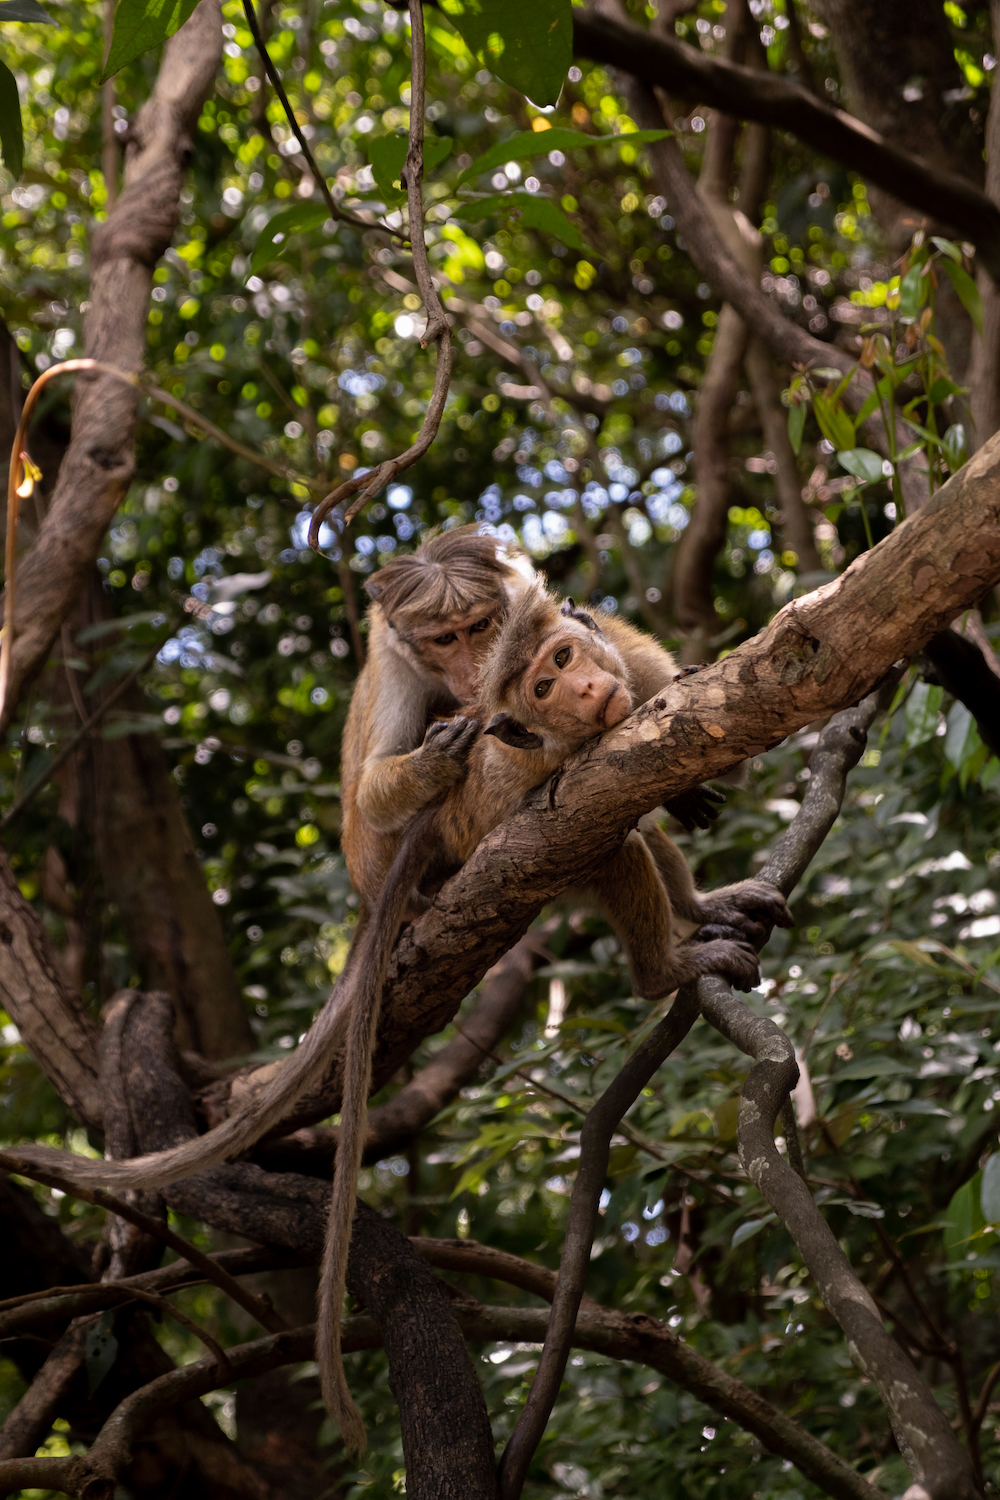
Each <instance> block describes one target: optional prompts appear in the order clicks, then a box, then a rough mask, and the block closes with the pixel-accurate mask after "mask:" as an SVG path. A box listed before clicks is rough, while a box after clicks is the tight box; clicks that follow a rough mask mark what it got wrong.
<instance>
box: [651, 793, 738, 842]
mask: <svg viewBox="0 0 1000 1500" xmlns="http://www.w3.org/2000/svg"><path fill="white" fill-rule="evenodd" d="M725 800H726V799H725V797H724V796H723V794H722V792H719V791H716V789H715V787H714V786H693V787H691V788H690V790H688V791H686V792H681V793H680V794H679V795H678V796H676V797H671V798H670V800H669V802H664V804H663V805H664V807H665V808H666V809H667V812H668V813H669V814H670V816H671V817H672V818H676V819H677V821H678V823H680V824H681V826H682V827H683V828H684V830H685V832H686V833H691V831H692V830H693V829H695V828H707V827H708V826H709V824H710V823H714V822H715V820H716V818H717V817H718V816H719V808H720V807H721V805H722V804H723V803H724V802H725Z"/></svg>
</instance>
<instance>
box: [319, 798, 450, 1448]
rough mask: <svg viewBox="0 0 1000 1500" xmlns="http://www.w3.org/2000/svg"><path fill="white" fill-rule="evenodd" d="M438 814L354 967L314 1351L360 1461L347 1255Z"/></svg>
mask: <svg viewBox="0 0 1000 1500" xmlns="http://www.w3.org/2000/svg"><path fill="white" fill-rule="evenodd" d="M435 814H436V808H435V807H428V808H425V809H424V811H423V812H421V813H420V814H418V816H417V817H416V818H415V819H414V820H413V822H412V823H411V824H410V827H409V828H408V830H407V832H406V835H405V836H404V838H403V841H402V843H401V844H400V846H399V849H398V851H397V854H396V858H395V860H394V861H393V864H392V868H391V870H390V871H389V874H388V875H387V876H386V879H385V883H384V885H383V886H382V890H381V893H380V895H379V898H378V901H377V903H376V905H375V910H374V912H373V913H372V917H371V921H370V922H369V925H368V928H367V930H366V932H365V934H364V939H363V941H362V945H361V949H360V952H359V953H358V962H357V965H356V969H355V972H356V973H357V975H358V984H357V989H356V992H355V996H354V1001H353V1004H352V1007H351V1020H350V1027H349V1030H348V1033H347V1057H346V1059H345V1062H344V1090H343V1097H342V1101H341V1106H340V1137H339V1140H338V1141H337V1159H336V1165H335V1168H334V1174H333V1196H332V1198H331V1200H330V1217H329V1220H328V1222H327V1230H326V1244H325V1246H324V1250H323V1269H322V1273H321V1277H320V1299H319V1323H318V1326H317V1329H316V1351H317V1361H318V1364H319V1374H320V1384H321V1387H322V1391H323V1401H324V1403H325V1405H326V1409H327V1411H328V1412H329V1414H330V1416H331V1417H332V1419H333V1420H334V1421H335V1422H336V1423H337V1425H338V1426H339V1428H340V1433H341V1437H342V1438H343V1440H344V1445H345V1446H346V1447H347V1448H348V1449H349V1450H350V1451H351V1452H354V1453H357V1454H358V1456H359V1457H360V1455H361V1454H362V1453H364V1451H365V1443H366V1439H365V1428H364V1423H363V1422H362V1420H361V1413H360V1412H359V1411H358V1408H357V1406H356V1405H355V1404H354V1400H353V1398H352V1396H351V1393H350V1391H349V1389H348V1386H347V1378H346V1376H345V1374H344V1364H343V1360H342V1358H341V1352H340V1314H341V1308H342V1306H343V1301H344V1292H345V1290H346V1283H347V1253H348V1250H349V1249H350V1243H351V1229H352V1226H353V1223H354V1214H355V1209H356V1206H357V1190H358V1172H359V1171H360V1169H361V1158H362V1155H363V1154H364V1148H365V1137H366V1135H367V1122H368V1094H369V1091H370V1089H371V1081H372V1057H373V1054H374V1052H375V1040H376V1036H377V1034H378V1023H379V1016H380V1013H381V1010H382V992H383V989H384V987H385V976H386V972H387V970H388V967H389V959H390V956H391V954H392V950H393V945H394V944H395V941H396V935H397V933H398V932H399V924H400V922H401V921H402V919H403V914H404V912H405V911H406V906H407V902H408V901H409V898H410V893H411V891H412V889H413V887H414V886H415V885H416V884H418V883H419V881H420V879H421V876H422V875H423V874H424V872H425V870H426V868H427V865H428V863H429V860H430V854H431V841H430V838H429V834H430V832H431V826H432V824H433V821H434V817H435Z"/></svg>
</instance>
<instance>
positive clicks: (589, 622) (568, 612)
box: [559, 599, 604, 635]
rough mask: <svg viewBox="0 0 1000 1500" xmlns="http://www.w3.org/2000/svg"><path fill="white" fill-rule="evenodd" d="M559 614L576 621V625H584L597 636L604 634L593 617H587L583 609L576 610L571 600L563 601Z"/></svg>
mask: <svg viewBox="0 0 1000 1500" xmlns="http://www.w3.org/2000/svg"><path fill="white" fill-rule="evenodd" d="M559 612H560V614H563V615H565V616H566V618H567V619H569V620H576V622H577V624H578V625H585V626H586V627H587V629H588V630H594V631H596V632H597V634H598V635H603V634H604V631H603V630H602V629H601V627H600V626H599V625H598V623H597V621H596V620H595V619H594V617H593V615H588V614H587V612H586V610H584V609H577V607H576V604H575V603H574V601H573V600H572V599H564V600H563V604H562V609H561V610H560V611H559Z"/></svg>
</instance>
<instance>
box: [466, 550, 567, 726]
mask: <svg viewBox="0 0 1000 1500" xmlns="http://www.w3.org/2000/svg"><path fill="white" fill-rule="evenodd" d="M561 620H562V617H561V614H560V610H559V601H558V599H554V598H553V597H552V595H551V594H550V593H548V592H547V591H546V588H545V579H544V577H539V578H538V581H537V583H536V584H535V585H534V587H532V588H527V589H525V590H524V592H523V593H522V594H521V595H520V597H519V598H518V599H516V600H515V601H514V603H513V604H512V605H511V607H510V609H509V611H508V613H507V618H506V619H505V621H504V626H503V630H502V631H501V632H500V634H499V635H498V636H497V639H496V642H495V644H494V646H493V648H492V650H491V651H490V653H489V655H488V656H487V658H486V660H485V661H484V662H483V664H482V666H481V667H480V669H479V691H478V694H477V698H478V712H479V714H480V716H481V717H485V718H489V717H490V716H491V715H492V714H495V713H499V712H500V710H501V709H503V708H504V707H505V705H506V699H507V694H508V693H509V691H510V689H511V688H512V687H513V686H514V684H515V683H516V682H517V680H518V679H519V678H520V677H523V676H524V673H525V672H526V671H527V670H528V668H529V667H530V665H531V663H532V662H533V661H534V659H535V655H536V653H537V651H538V647H539V644H540V642H541V640H542V639H543V638H544V637H545V636H546V635H548V634H550V633H551V631H552V630H553V629H554V628H556V627H558V626H559V624H560V623H561Z"/></svg>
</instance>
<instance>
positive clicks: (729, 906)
mask: <svg viewBox="0 0 1000 1500" xmlns="http://www.w3.org/2000/svg"><path fill="white" fill-rule="evenodd" d="M698 904H699V905H700V907H701V909H702V912H703V913H704V918H705V921H706V922H707V923H709V924H711V925H712V926H713V927H726V928H730V929H734V930H735V931H736V932H738V933H739V934H740V936H741V937H742V938H743V940H744V941H745V942H749V943H752V944H753V946H754V948H755V949H756V950H757V951H758V952H760V950H761V948H763V946H764V944H765V943H766V942H767V940H768V938H769V937H770V936H771V931H772V929H773V928H775V927H794V926H795V920H794V918H793V917H792V914H791V912H790V911H789V910H788V903H787V902H786V901H785V898H784V896H783V895H782V894H781V892H780V891H779V890H778V889H777V888H776V887H775V886H773V885H769V884H768V883H767V881H766V880H742V881H740V883H739V884H738V885H729V886H725V887H724V888H723V889H722V890H721V891H710V892H708V894H707V895H701V896H699V898H698Z"/></svg>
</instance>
